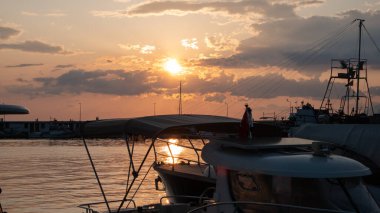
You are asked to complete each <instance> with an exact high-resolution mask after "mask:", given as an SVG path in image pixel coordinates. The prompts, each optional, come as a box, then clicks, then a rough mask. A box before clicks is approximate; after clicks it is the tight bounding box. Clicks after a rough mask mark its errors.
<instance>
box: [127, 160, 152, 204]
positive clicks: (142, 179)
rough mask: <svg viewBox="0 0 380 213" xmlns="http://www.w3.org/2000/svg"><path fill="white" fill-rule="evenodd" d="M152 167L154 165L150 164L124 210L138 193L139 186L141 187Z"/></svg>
mask: <svg viewBox="0 0 380 213" xmlns="http://www.w3.org/2000/svg"><path fill="white" fill-rule="evenodd" d="M153 165H154V163H152V165H150V167H149V169H148V171H147V172H146V174H145V175H144V177H143V179H142V180H141V182H140V184H139V186H138V187H137V189H136V191H135V192H134V193H133V195H132V197H131V199H130V201H129V203H128V204H127V207H126V208H128V206H129V204H130V203H131V200H133V198H135V195H136V193H137V192H138V191H139V189H140V187H141V185H142V184H143V182H144V181H145V178H146V177H147V176H148V173H149V172H150V169H151V168H152V167H153Z"/></svg>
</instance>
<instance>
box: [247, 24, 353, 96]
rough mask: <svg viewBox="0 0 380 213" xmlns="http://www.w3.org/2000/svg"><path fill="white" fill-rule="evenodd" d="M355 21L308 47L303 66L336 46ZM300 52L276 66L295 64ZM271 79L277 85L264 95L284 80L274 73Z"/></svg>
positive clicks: (270, 89)
mask: <svg viewBox="0 0 380 213" xmlns="http://www.w3.org/2000/svg"><path fill="white" fill-rule="evenodd" d="M353 23H354V22H351V23H349V24H347V25H345V26H344V28H343V29H342V30H339V31H338V32H337V33H332V34H331V35H330V36H328V38H325V39H321V40H320V42H316V44H314V45H313V46H312V47H311V48H308V49H307V50H306V51H305V52H311V54H306V55H305V54H304V56H303V57H302V58H301V60H300V61H302V63H300V65H301V68H303V67H305V66H306V64H308V62H309V61H311V60H313V59H314V58H315V57H317V56H319V55H320V54H321V53H323V52H324V51H326V50H327V48H331V47H333V46H335V45H336V44H337V42H338V41H340V40H341V39H342V37H343V34H344V33H345V32H346V31H347V30H348V29H349V28H351V27H352V24H353ZM334 37H335V38H336V39H335V40H331V38H334ZM298 55H299V54H294V55H293V56H291V57H289V58H287V59H285V60H283V61H282V62H281V63H278V64H276V65H275V66H280V67H282V66H284V67H287V66H289V65H291V64H294V63H295V61H294V59H296V58H299V56H298ZM269 80H270V81H272V80H274V82H272V83H273V85H276V87H274V88H273V87H272V88H269V89H267V90H266V91H265V92H264V93H263V96H266V95H267V94H270V93H271V92H274V91H275V90H277V89H278V88H279V87H280V86H281V84H280V83H281V82H282V81H283V78H279V77H278V75H272V78H271V79H269ZM269 80H268V82H269ZM246 82H248V83H249V80H247V81H246ZM263 83H266V82H262V84H263ZM256 87H257V86H256V85H255V86H253V87H251V89H250V90H249V92H251V91H253V90H256Z"/></svg>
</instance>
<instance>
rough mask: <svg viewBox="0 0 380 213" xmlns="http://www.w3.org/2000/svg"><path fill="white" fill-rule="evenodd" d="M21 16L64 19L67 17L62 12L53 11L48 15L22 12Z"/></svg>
mask: <svg viewBox="0 0 380 213" xmlns="http://www.w3.org/2000/svg"><path fill="white" fill-rule="evenodd" d="M21 15H24V16H45V17H63V16H67V14H66V13H63V12H60V11H53V12H48V13H36V12H30V11H22V12H21Z"/></svg>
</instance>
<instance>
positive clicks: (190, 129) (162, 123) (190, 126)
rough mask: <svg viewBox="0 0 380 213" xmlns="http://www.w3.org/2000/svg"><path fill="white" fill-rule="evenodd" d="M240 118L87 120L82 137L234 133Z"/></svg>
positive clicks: (182, 117)
mask: <svg viewBox="0 0 380 213" xmlns="http://www.w3.org/2000/svg"><path fill="white" fill-rule="evenodd" d="M239 125H240V120H238V119H234V118H228V117H222V116H213V115H157V116H147V117H139V118H130V119H109V120H99V121H92V122H88V123H87V124H86V125H85V127H84V136H85V137H123V136H126V135H141V136H144V137H146V138H156V137H158V136H160V137H165V136H167V137H170V136H175V135H179V134H181V135H182V134H194V133H199V132H211V133H227V134H228V133H237V132H238V128H239Z"/></svg>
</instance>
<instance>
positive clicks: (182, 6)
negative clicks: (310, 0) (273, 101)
mask: <svg viewBox="0 0 380 213" xmlns="http://www.w3.org/2000/svg"><path fill="white" fill-rule="evenodd" d="M191 13H204V14H219V15H223V16H236V17H241V16H246V15H250V16H257V15H261V16H266V17H272V18H285V17H294V16H295V13H294V6H292V5H289V4H284V3H281V2H280V3H272V2H268V1H267V0H242V1H224V2H223V1H205V2H189V1H147V2H143V3H140V4H137V5H133V6H131V7H129V8H127V9H126V10H118V11H93V12H92V14H93V15H94V16H101V17H133V16H152V15H156V16H157V15H176V16H184V15H187V14H191Z"/></svg>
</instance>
